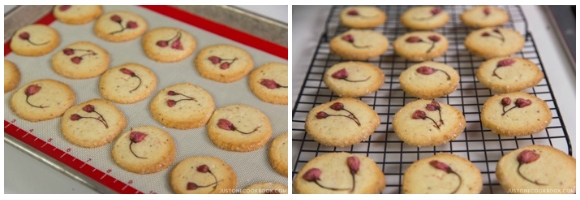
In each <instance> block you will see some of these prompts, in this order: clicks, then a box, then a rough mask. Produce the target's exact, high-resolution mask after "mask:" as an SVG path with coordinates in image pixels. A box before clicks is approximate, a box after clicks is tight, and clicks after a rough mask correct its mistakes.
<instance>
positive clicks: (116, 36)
mask: <svg viewBox="0 0 580 200" xmlns="http://www.w3.org/2000/svg"><path fill="white" fill-rule="evenodd" d="M147 26H148V25H147V22H146V21H145V19H143V17H141V16H139V15H137V14H135V13H132V12H128V11H113V12H108V13H105V14H103V15H101V16H100V17H99V19H97V22H95V27H94V31H95V34H96V35H97V36H98V37H99V38H101V39H104V40H107V41H109V42H125V41H129V40H133V39H135V38H137V37H139V36H141V35H143V33H145V31H146V30H147Z"/></svg>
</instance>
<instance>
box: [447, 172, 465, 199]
mask: <svg viewBox="0 0 580 200" xmlns="http://www.w3.org/2000/svg"><path fill="white" fill-rule="evenodd" d="M449 173H452V174H455V175H456V176H457V178H459V185H457V188H455V190H453V192H451V194H455V193H457V191H458V190H459V188H460V187H461V184H463V179H462V178H461V176H459V174H458V173H457V172H455V171H453V170H451V171H450V172H449Z"/></svg>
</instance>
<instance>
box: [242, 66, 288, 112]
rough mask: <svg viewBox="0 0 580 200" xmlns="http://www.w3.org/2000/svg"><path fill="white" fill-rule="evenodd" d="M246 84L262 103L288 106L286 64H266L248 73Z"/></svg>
mask: <svg viewBox="0 0 580 200" xmlns="http://www.w3.org/2000/svg"><path fill="white" fill-rule="evenodd" d="M248 84H249V85H250V90H252V93H254V94H255V95H256V96H257V97H258V98H260V99H261V100H262V101H265V102H268V103H273V104H280V105H288V64H284V63H274V62H271V63H266V64H264V65H262V66H260V67H258V68H257V69H254V70H253V71H252V72H251V73H250V78H249V79H248Z"/></svg>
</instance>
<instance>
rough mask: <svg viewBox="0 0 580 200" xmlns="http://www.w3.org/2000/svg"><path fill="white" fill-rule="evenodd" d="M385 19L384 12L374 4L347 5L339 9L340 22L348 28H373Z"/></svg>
mask: <svg viewBox="0 0 580 200" xmlns="http://www.w3.org/2000/svg"><path fill="white" fill-rule="evenodd" d="M386 21H387V15H386V14H385V12H383V11H382V10H381V9H379V8H377V7H374V6H349V7H346V8H344V9H343V10H342V11H340V23H341V24H342V25H344V26H346V27H350V28H374V27H377V26H380V25H382V24H384V23H385V22H386Z"/></svg>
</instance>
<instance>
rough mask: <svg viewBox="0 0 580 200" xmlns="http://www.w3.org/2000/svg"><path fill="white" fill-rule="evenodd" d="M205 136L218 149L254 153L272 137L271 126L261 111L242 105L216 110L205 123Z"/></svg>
mask: <svg viewBox="0 0 580 200" xmlns="http://www.w3.org/2000/svg"><path fill="white" fill-rule="evenodd" d="M207 135H208V136H209V139H210V140H211V141H212V142H213V143H214V144H215V145H216V146H217V147H218V148H220V149H225V150H228V151H239V152H246V151H254V150H257V149H259V148H261V147H262V146H264V145H265V144H266V142H268V140H269V139H270V137H272V125H271V124H270V120H269V119H268V117H267V116H266V115H265V114H264V113H262V111H260V110H258V109H256V108H254V107H251V106H248V105H244V104H234V105H229V106H226V107H223V108H220V109H217V110H216V111H215V112H214V113H213V115H212V116H211V118H210V119H209V121H208V122H207Z"/></svg>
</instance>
